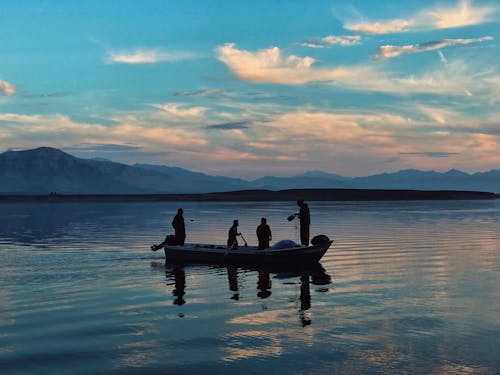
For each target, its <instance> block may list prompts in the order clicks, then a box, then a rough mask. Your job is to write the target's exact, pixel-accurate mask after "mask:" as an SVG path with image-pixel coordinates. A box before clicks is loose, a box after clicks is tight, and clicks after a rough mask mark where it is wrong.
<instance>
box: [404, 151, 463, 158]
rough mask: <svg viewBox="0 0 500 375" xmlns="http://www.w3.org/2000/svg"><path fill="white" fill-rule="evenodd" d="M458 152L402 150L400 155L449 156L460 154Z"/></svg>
mask: <svg viewBox="0 0 500 375" xmlns="http://www.w3.org/2000/svg"><path fill="white" fill-rule="evenodd" d="M458 154H459V153H458V152H443V151H424V152H400V153H399V155H406V156H426V157H429V158H449V157H451V156H454V155H458Z"/></svg>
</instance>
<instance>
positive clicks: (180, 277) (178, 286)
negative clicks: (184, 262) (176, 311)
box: [172, 267, 186, 306]
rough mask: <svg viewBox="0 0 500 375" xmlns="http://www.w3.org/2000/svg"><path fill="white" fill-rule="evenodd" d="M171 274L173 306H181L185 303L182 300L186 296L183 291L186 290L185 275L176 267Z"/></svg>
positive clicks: (182, 270)
mask: <svg viewBox="0 0 500 375" xmlns="http://www.w3.org/2000/svg"><path fill="white" fill-rule="evenodd" d="M173 274H174V283H175V288H174V290H173V291H172V294H173V295H174V296H175V297H176V298H175V300H174V305H178V306H182V305H184V304H185V303H186V301H185V300H184V298H183V297H184V295H185V294H186V292H185V291H184V290H185V289H186V273H185V272H184V269H183V268H181V267H176V268H174V270H173Z"/></svg>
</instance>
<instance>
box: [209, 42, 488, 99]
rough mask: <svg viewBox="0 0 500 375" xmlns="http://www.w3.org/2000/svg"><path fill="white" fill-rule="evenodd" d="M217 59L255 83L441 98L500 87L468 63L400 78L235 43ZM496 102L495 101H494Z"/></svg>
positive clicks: (219, 52) (222, 49)
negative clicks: (320, 64)
mask: <svg viewBox="0 0 500 375" xmlns="http://www.w3.org/2000/svg"><path fill="white" fill-rule="evenodd" d="M217 57H218V59H219V60H220V61H222V62H223V63H225V64H226V65H227V67H228V68H229V69H230V70H231V71H232V72H233V74H234V75H235V76H237V77H238V78H240V79H242V80H245V81H248V82H253V83H275V84H282V85H306V84H312V83H324V84H328V85H332V86H340V87H343V88H346V89H351V90H359V91H368V92H388V93H393V94H405V95H406V94H409V93H428V94H437V95H459V96H464V95H465V96H471V95H476V94H477V93H483V94H485V95H490V98H497V97H498V95H497V94H495V93H493V94H492V90H495V87H498V85H497V81H496V79H495V78H494V77H493V76H494V74H495V73H494V72H489V73H487V76H485V77H477V76H476V74H475V73H477V72H474V71H472V69H471V68H470V67H469V66H468V65H467V64H466V63H464V62H460V61H455V62H453V63H450V64H447V65H446V67H443V66H439V67H438V69H437V70H434V71H427V72H423V73H420V75H418V76H397V75H395V74H394V73H389V72H386V71H383V70H380V69H378V70H377V69H375V68H374V67H373V66H369V65H367V66H338V67H332V68H315V67H314V63H315V60H314V59H313V58H312V57H308V56H306V57H299V56H295V55H288V56H286V55H283V54H282V53H281V51H280V49H279V48H278V47H271V48H267V49H262V50H259V51H257V52H250V51H245V50H239V49H237V48H235V45H234V44H232V43H228V44H225V45H223V46H220V47H219V48H218V49H217ZM492 100H493V99H492Z"/></svg>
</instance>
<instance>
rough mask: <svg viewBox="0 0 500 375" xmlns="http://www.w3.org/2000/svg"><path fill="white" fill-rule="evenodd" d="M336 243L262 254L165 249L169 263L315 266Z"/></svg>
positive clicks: (189, 246)
mask: <svg viewBox="0 0 500 375" xmlns="http://www.w3.org/2000/svg"><path fill="white" fill-rule="evenodd" d="M332 242H333V241H331V240H329V241H326V242H324V243H321V244H317V245H312V246H307V247H306V246H297V247H291V248H284V249H273V248H269V249H266V250H258V249H257V247H255V246H248V247H240V248H239V249H237V250H227V248H226V247H225V246H222V245H220V246H218V245H206V244H186V245H184V246H169V245H167V246H165V248H164V250H165V257H166V260H167V261H182V262H190V263H216V264H256V265H266V264H276V265H284V264H295V265H300V264H314V263H317V262H319V260H320V259H321V258H322V257H323V255H324V254H325V253H326V251H327V250H328V249H329V248H330V245H331V244H332Z"/></svg>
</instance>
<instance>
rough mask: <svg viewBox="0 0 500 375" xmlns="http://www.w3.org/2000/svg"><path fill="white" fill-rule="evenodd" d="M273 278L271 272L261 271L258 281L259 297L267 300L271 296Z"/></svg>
mask: <svg viewBox="0 0 500 375" xmlns="http://www.w3.org/2000/svg"><path fill="white" fill-rule="evenodd" d="M271 286H272V284H271V278H270V277H269V272H265V271H260V270H259V278H258V280H257V290H258V291H257V297H259V298H262V299H264V298H267V297H269V296H270V295H271Z"/></svg>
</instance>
